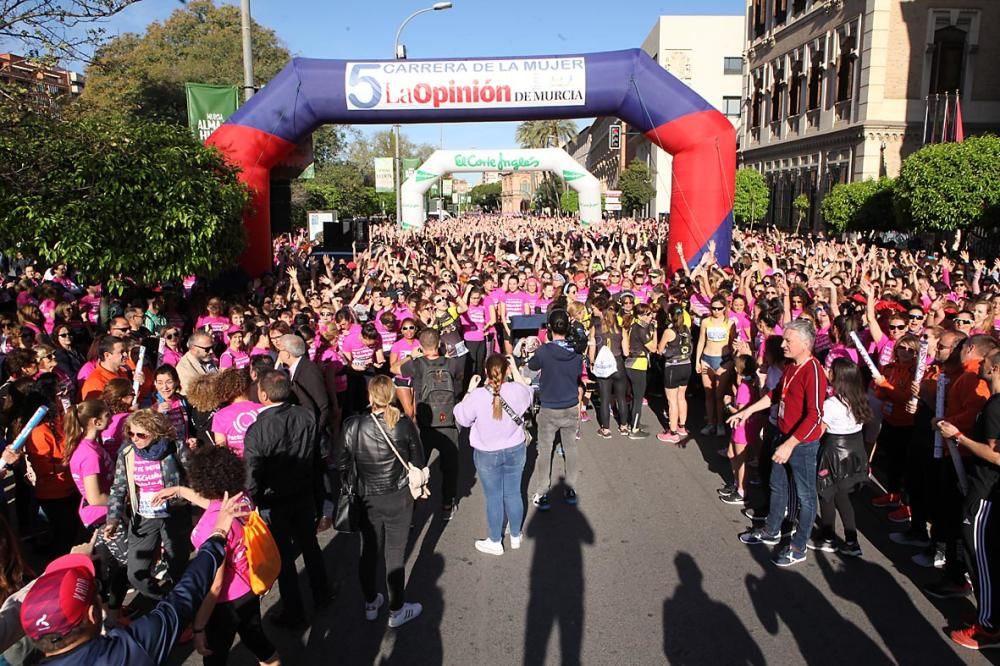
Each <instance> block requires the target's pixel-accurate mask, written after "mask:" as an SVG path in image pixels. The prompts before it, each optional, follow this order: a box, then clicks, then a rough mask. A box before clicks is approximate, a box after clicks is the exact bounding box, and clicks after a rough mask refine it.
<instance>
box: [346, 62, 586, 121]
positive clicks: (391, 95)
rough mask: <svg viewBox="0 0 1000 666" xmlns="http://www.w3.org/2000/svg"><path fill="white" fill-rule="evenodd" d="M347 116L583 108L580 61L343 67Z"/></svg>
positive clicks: (353, 64)
mask: <svg viewBox="0 0 1000 666" xmlns="http://www.w3.org/2000/svg"><path fill="white" fill-rule="evenodd" d="M344 94H345V96H346V97H347V110H348V111H395V110H401V109H489V108H518V107H543V106H583V105H584V104H586V103H587V63H586V59H585V58H582V57H569V58H559V57H555V58H511V59H504V60H433V61H423V62H414V61H409V60H396V61H388V62H348V63H347V67H346V68H345V70H344Z"/></svg>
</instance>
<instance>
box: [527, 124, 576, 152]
mask: <svg viewBox="0 0 1000 666" xmlns="http://www.w3.org/2000/svg"><path fill="white" fill-rule="evenodd" d="M576 135H577V129H576V122H575V121H573V120H527V121H525V122H523V123H521V124H519V125H518V126H517V129H516V130H515V132H514V139H515V140H516V141H517V144H518V145H519V146H521V147H522V148H548V147H549V146H550V144H551V137H555V141H556V146H562V145H564V144H565V143H567V142H569V141H572V140H573V139H575V138H576Z"/></svg>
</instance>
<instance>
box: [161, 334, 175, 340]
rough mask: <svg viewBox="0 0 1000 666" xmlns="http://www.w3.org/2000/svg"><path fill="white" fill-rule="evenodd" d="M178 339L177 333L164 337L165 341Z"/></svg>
mask: <svg viewBox="0 0 1000 666" xmlns="http://www.w3.org/2000/svg"><path fill="white" fill-rule="evenodd" d="M177 337H178V336H177V334H176V333H167V334H166V335H164V336H163V339H164V340H176V339H177Z"/></svg>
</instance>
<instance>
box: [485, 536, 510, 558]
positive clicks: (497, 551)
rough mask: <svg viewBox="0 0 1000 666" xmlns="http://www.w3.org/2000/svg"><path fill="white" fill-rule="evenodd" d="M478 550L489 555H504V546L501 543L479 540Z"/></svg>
mask: <svg viewBox="0 0 1000 666" xmlns="http://www.w3.org/2000/svg"><path fill="white" fill-rule="evenodd" d="M511 547H513V546H511ZM476 550H478V551H479V552H480V553H486V554H487V555H503V544H502V543H500V542H499V541H491V540H489V539H478V540H477V541H476Z"/></svg>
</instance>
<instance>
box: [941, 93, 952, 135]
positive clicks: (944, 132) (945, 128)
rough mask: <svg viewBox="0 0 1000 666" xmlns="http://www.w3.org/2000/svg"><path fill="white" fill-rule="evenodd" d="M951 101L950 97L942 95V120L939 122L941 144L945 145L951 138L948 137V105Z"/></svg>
mask: <svg viewBox="0 0 1000 666" xmlns="http://www.w3.org/2000/svg"><path fill="white" fill-rule="evenodd" d="M950 101H951V95H949V94H948V93H945V95H944V119H943V120H942V121H941V143H947V142H948V141H949V139H950V138H951V137H950V136H949V135H948V114H949V113H951V110H950V109H949V108H948V103H949V102H950Z"/></svg>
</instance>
